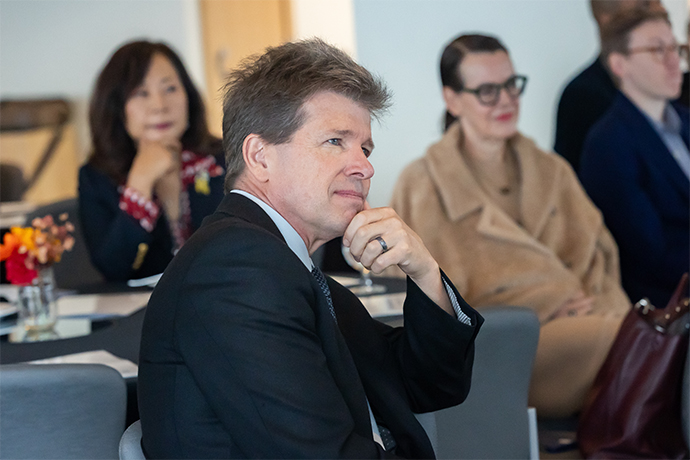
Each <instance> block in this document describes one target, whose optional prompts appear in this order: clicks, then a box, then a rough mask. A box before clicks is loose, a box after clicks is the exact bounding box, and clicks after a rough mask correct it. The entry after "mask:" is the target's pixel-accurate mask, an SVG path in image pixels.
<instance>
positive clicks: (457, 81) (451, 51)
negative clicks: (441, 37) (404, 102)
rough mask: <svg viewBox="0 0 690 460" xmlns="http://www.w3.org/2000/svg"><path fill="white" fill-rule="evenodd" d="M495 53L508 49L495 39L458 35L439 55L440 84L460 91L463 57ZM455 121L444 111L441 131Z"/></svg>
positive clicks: (474, 35)
mask: <svg viewBox="0 0 690 460" xmlns="http://www.w3.org/2000/svg"><path fill="white" fill-rule="evenodd" d="M496 51H505V52H506V53H508V49H507V48H506V47H505V46H503V43H501V42H500V41H499V40H498V39H497V38H496V37H491V36H489V35H477V34H473V35H460V36H459V37H457V38H456V39H455V40H453V41H452V42H450V43H449V44H448V46H446V49H444V50H443V54H442V55H441V83H442V84H443V86H447V87H449V88H451V89H452V90H453V91H456V92H457V91H460V90H462V88H463V83H462V78H461V77H460V64H462V61H463V60H464V59H465V57H466V56H467V55H468V54H470V53H493V52H496ZM455 120H457V118H456V117H454V116H453V115H451V114H450V113H449V112H448V111H446V120H445V126H444V128H443V130H444V131H445V130H447V129H448V127H449V126H450V125H451V124H452V123H453V122H454V121H455Z"/></svg>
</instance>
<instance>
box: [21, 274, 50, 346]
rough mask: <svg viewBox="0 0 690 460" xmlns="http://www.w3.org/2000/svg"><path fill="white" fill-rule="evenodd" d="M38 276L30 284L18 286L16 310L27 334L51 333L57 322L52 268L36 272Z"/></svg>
mask: <svg viewBox="0 0 690 460" xmlns="http://www.w3.org/2000/svg"><path fill="white" fill-rule="evenodd" d="M36 271H37V272H38V276H36V278H35V279H34V280H33V281H32V282H31V284H28V285H24V286H19V293H18V297H17V308H18V309H19V318H20V320H21V322H22V324H23V325H24V329H26V331H27V334H32V333H34V334H35V333H41V332H46V331H52V329H53V326H55V322H56V321H57V306H56V304H55V295H54V292H53V288H54V286H55V277H54V275H53V267H52V266H50V267H43V268H38V269H37V270H36Z"/></svg>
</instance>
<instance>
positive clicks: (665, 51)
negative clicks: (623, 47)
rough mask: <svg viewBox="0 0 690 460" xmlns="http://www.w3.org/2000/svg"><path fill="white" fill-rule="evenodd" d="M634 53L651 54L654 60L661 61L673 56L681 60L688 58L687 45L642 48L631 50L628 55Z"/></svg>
mask: <svg viewBox="0 0 690 460" xmlns="http://www.w3.org/2000/svg"><path fill="white" fill-rule="evenodd" d="M635 53H652V55H654V57H655V58H656V59H658V60H659V61H663V60H664V59H665V58H666V56H668V55H669V54H673V55H675V56H679V57H681V58H687V57H688V45H667V46H663V45H659V46H642V47H639V48H631V49H629V50H628V54H635Z"/></svg>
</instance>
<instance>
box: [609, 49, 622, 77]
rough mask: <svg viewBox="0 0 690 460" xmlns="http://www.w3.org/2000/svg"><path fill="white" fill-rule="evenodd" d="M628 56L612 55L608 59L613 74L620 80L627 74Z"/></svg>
mask: <svg viewBox="0 0 690 460" xmlns="http://www.w3.org/2000/svg"><path fill="white" fill-rule="evenodd" d="M626 60H627V56H625V55H623V54H621V53H615V52H614V53H610V54H609V57H608V58H607V59H606V63H607V64H608V66H609V70H610V71H611V73H612V74H613V75H614V76H615V77H616V78H618V80H620V79H621V78H622V77H623V74H624V73H625V64H626Z"/></svg>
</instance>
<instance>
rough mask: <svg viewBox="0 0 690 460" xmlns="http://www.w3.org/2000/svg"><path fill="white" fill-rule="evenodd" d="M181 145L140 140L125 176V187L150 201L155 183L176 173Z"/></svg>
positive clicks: (175, 141)
mask: <svg viewBox="0 0 690 460" xmlns="http://www.w3.org/2000/svg"><path fill="white" fill-rule="evenodd" d="M181 150H182V144H181V143H180V141H179V140H176V139H175V140H172V139H171V140H168V141H164V142H161V141H150V140H147V139H141V140H140V141H139V145H138V148H137V154H136V156H135V157H134V161H133V162H132V167H131V168H130V170H129V174H128V176H127V186H128V187H132V188H134V189H136V190H137V191H139V193H141V194H142V195H143V196H144V197H146V198H147V199H149V200H150V199H151V197H152V195H153V188H154V186H155V184H156V182H157V181H158V180H159V179H161V178H163V177H165V176H166V175H168V174H171V173H172V172H174V171H176V170H177V169H178V166H179V158H180V151H181Z"/></svg>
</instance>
